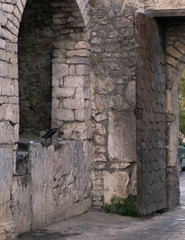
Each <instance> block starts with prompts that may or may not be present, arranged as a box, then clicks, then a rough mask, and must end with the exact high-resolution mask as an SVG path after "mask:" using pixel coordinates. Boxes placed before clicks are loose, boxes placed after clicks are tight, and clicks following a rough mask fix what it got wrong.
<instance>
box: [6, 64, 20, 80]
mask: <svg viewBox="0 0 185 240" xmlns="http://www.w3.org/2000/svg"><path fill="white" fill-rule="evenodd" d="M8 76H9V78H14V79H18V66H17V64H8Z"/></svg>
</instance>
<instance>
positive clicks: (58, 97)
mask: <svg viewBox="0 0 185 240" xmlns="http://www.w3.org/2000/svg"><path fill="white" fill-rule="evenodd" d="M26 2H28V3H32V4H33V3H34V7H38V8H37V10H36V12H39V13H42V17H45V16H44V14H43V13H44V11H43V10H44V9H45V10H47V14H49V18H47V19H45V18H44V19H45V20H43V18H42V20H41V21H39V23H38V22H36V24H35V23H34V21H35V19H33V20H34V21H33V22H32V23H30V22H31V21H30V22H29V21H28V18H27V17H25V16H23V13H26V12H24V10H25V5H26ZM41 2H42V1H33V2H32V1H31V0H28V1H26V0H0V93H1V94H0V133H1V137H0V148H1V152H2V154H1V156H2V157H1V159H0V160H1V161H2V162H3V161H5V160H6V159H9V160H8V161H7V163H8V162H9V161H11V167H8V166H10V165H8V164H7V167H6V165H3V168H2V169H3V170H2V172H6V175H7V176H9V179H8V181H5V179H6V178H4V177H2V181H1V182H2V185H3V188H2V189H6V193H7V195H6V196H8V198H7V199H5V198H3V202H2V204H1V208H0V212H1V224H0V226H1V227H2V229H6V230H7V229H11V230H13V231H14V227H15V224H14V223H15V221H13V217H14V219H16V220H17V219H19V223H18V222H17V231H22V230H21V229H20V226H21V222H22V224H23V229H24V230H27V229H29V226H30V221H31V220H32V219H31V217H30V212H29V210H28V209H27V203H28V202H29V201H30V198H29V197H30V194H32V193H33V190H32V188H31V187H30V184H29V182H30V181H31V180H30V176H31V175H30V174H31V173H28V172H24V173H21V171H22V170H21V169H20V168H19V167H18V169H17V170H16V150H17V146H16V144H15V142H17V141H18V140H19V90H18V89H19V87H18V55H17V54H18V45H17V44H18V40H19V49H20V50H21V51H22V53H25V47H26V48H28V49H29V54H28V55H27V56H29V58H30V55H31V53H33V55H31V59H30V60H31V61H29V64H28V66H27V69H28V67H29V66H30V67H31V68H30V70H29V71H31V72H34V73H37V74H38V73H39V71H36V66H35V65H36V64H37V63H38V64H39V67H41V68H42V67H43V68H42V72H40V73H41V75H40V76H45V75H47V76H45V77H42V78H45V80H46V79H47V86H48V88H47V89H48V90H49V87H50V86H51V87H52V89H50V90H51V92H50V93H49V94H51V95H50V96H49V97H48V101H46V102H47V103H46V102H45V103H44V109H46V110H44V111H45V112H42V113H41V112H39V114H40V115H41V114H43V113H44V114H45V113H46V114H48V115H47V119H48V120H47V121H46V122H47V124H46V125H42V123H41V125H39V124H40V123H39V124H38V125H37V126H36V124H35V125H33V126H34V127H35V128H36V130H39V131H40V130H41V129H43V128H50V127H58V128H59V134H58V136H57V137H58V138H59V141H60V140H61V138H62V137H63V138H64V139H65V140H81V141H82V142H83V152H84V163H85V166H84V167H85V169H83V171H85V174H87V175H86V177H87V178H88V181H89V177H90V169H91V162H92V163H93V169H92V172H91V178H92V185H93V187H92V199H93V206H96V207H100V206H102V205H103V204H104V203H107V202H110V199H111V197H112V196H114V195H118V196H121V197H126V196H127V195H128V194H129V193H132V194H137V188H136V186H137V181H136V179H137V164H138V163H137V155H136V148H137V145H136V137H137V136H136V116H135V115H134V109H135V107H136V80H135V79H136V49H135V48H136V47H137V46H136V45H135V14H136V13H137V12H143V13H147V11H148V10H149V9H151V8H155V9H161V8H164V9H165V8H169V7H173V8H183V7H185V3H184V1H183V0H178V1H177V0H171V1H170V0H156V1H151V0H146V1H145V0H135V1H133V0H90V1H88V0H76V1H75V0H73V1H68V0H65V1H62V0H61V1H58V0H56V1H55V0H52V1H50V3H51V5H50V6H49V5H48V4H47V7H46V5H44V7H43V8H42V11H41V5H40V4H41ZM38 3H40V4H38ZM45 3H46V1H45ZM47 3H48V2H47ZM32 4H31V8H29V7H28V10H29V11H30V10H31V9H32V7H33V5H32ZM28 6H29V5H28ZM90 7H91V11H90V13H91V15H89V10H90ZM51 9H52V14H51V12H50V10H51ZM29 11H28V12H27V14H28V15H29V14H31V12H32V11H30V12H29ZM34 14H35V13H34ZM34 16H38V15H34ZM22 17H23V18H22ZM22 19H23V22H22V23H23V26H26V24H27V23H30V32H29V33H28V31H25V29H23V28H20V22H21V20H22ZM49 19H50V20H51V19H52V20H51V21H52V23H50V21H49ZM90 19H91V21H90ZM30 20H31V19H30ZM26 22H27V23H26ZM42 23H44V24H46V25H45V29H46V27H47V34H48V35H47V34H46V33H45V32H43V30H44V28H41V27H40V25H41V24H42ZM32 24H33V25H32ZM31 26H32V27H33V26H34V30H35V31H34V32H33V31H31ZM38 26H39V27H38ZM26 27H27V26H26ZM169 27H170V26H169ZM169 29H170V28H169ZM32 30H33V28H32ZM19 31H20V35H19V37H20V38H19V39H18V33H19ZM25 33H26V35H27V39H24V37H25V35H24V34H25ZM53 33H55V34H54V35H55V36H54V39H53ZM29 34H31V35H29ZM32 34H33V35H32ZM34 34H35V35H34ZM45 34H46V35H47V38H45V37H46V35H45ZM174 34H176V33H175V32H174ZM28 36H30V37H31V36H36V37H37V39H36V38H35V40H37V41H35V45H38V46H39V44H41V45H42V52H40V50H41V48H40V47H39V49H38V48H37V46H35V47H34V46H31V42H30V41H29V40H28ZM51 36H52V37H51ZM48 37H50V38H48ZM42 38H44V42H45V43H46V39H47V44H49V45H50V46H49V47H47V48H46V47H45V46H44V45H43V44H42V43H43V42H42V43H40V40H41V39H42ZM169 38H171V37H170V36H169ZM24 40H27V41H24ZM38 40H39V41H38ZM182 41H183V40H182ZM182 41H181V40H180V43H182ZM32 43H33V42H32ZM180 43H179V44H180ZM167 44H170V43H167ZM174 44H175V43H173V46H175V45H174ZM28 45H29V47H28ZM173 48H174V47H173ZM175 48H176V49H175V50H177V52H178V51H179V50H180V52H181V53H184V50H183V48H182V49H179V47H178V46H175ZM21 51H20V55H19V56H21ZM167 51H168V50H167ZM38 54H39V58H38V59H36V60H37V61H34V60H33V59H34V58H35V56H37V55H38ZM23 55H25V54H23ZM171 55H172V54H171V53H170V56H171ZM182 55H183V54H182ZM177 56H178V54H177ZM21 58H22V57H20V61H19V63H21V61H22V60H21ZM22 59H23V58H22ZM168 59H169V60H168ZM168 61H169V62H170V61H172V62H173V64H174V65H173V66H175V67H174V68H173V71H172V72H173V74H172V76H171V77H170V71H168V79H170V80H171V81H169V84H168V88H169V89H168V90H169V91H168V92H167V103H168V105H167V113H170V114H167V119H168V120H169V121H168V122H169V125H170V126H172V125H173V123H170V122H171V120H170V119H169V118H170V117H171V116H172V115H171V113H173V111H175V105H176V104H175V103H176V102H175V100H172V99H176V97H177V95H176V94H175V91H176V89H177V86H175V85H173V86H174V87H172V88H170V84H171V82H173V80H174V76H177V73H180V71H179V72H178V71H176V70H177V69H178V67H179V66H180V65H181V63H180V65H179V64H177V65H176V63H175V61H177V59H176V57H173V58H168V57H167V62H168ZM182 61H183V60H182ZM168 65H170V66H172V64H171V63H170V64H168ZM181 66H182V65H181ZM20 67H21V68H20V72H19V73H20V77H21V74H22V76H23V77H22V80H23V79H24V83H22V82H21V80H20V89H22V88H23V87H25V86H24V84H25V80H26V79H27V78H25V75H24V74H23V71H22V70H21V69H23V67H24V66H23V64H21V65H20ZM43 69H44V71H43ZM180 69H181V70H182V67H180ZM21 71H22V73H21ZM26 71H27V70H26ZM40 73H39V74H40ZM46 73H47V74H46ZM179 76H180V75H179ZM28 79H29V81H30V79H34V81H35V79H36V78H28ZM40 80H41V79H40V77H39V81H40ZM26 81H28V80H26ZM29 84H31V85H32V86H33V85H34V82H32V81H31V82H29ZM39 84H40V85H42V86H43V81H40V83H39ZM44 84H45V81H44ZM37 89H38V88H37ZM41 91H42V89H40V90H39V92H38V94H35V93H36V91H34V90H33V91H32V93H34V94H33V95H31V96H32V97H33V96H36V95H37V97H38V95H40V94H39V93H40V92H41ZM26 95H27V97H28V96H29V95H28V94H26ZM22 96H23V95H22ZM50 97H51V98H52V100H51V101H50V100H49V98H50ZM170 101H171V102H170ZM20 103H21V105H22V108H23V107H25V105H26V102H25V101H22V100H21V101H20ZM29 103H31V101H30V102H29ZM35 105H37V104H35ZM39 106H40V108H42V104H40V105H39ZM46 106H47V107H46ZM172 106H173V107H172ZM45 107H46V108H45ZM50 107H51V112H50ZM170 107H172V108H171V109H170ZM91 108H92V112H91ZM20 109H21V108H20ZM174 113H175V116H176V114H177V112H174ZM29 116H30V117H31V118H32V119H33V115H31V114H30V113H29V114H28V119H29ZM39 117H40V116H39ZM168 117H169V118H168ZM39 120H40V119H39V118H38V121H39ZM50 124H51V125H50ZM174 126H175V125H174ZM91 127H92V131H91ZM62 132H64V134H62ZM169 135H170V136H173V135H174V136H175V138H176V136H177V127H174V128H173V127H172V128H170V130H169ZM175 138H173V139H172V138H171V139H170V140H169V145H168V147H169V152H170V149H171V148H173V145H174V144H173V143H176V140H175ZM39 146H40V145H39ZM37 147H38V146H37ZM38 148H39V147H38ZM40 150H41V152H42V149H40ZM50 150H51V149H50ZM50 150H47V151H49V152H50ZM52 151H54V150H51V152H52ZM169 152H168V153H169ZM172 154H173V156H172V155H168V159H170V160H169V161H168V169H167V171H168V173H170V174H168V175H167V180H168V185H169V186H170V185H171V183H172V182H173V179H175V184H174V185H175V189H176V190H175V194H176V193H177V192H178V172H177V166H176V165H177V164H176V153H175V148H173V150H172ZM42 157H43V155H41V156H40V157H39V158H38V157H37V159H38V160H39V159H40V160H42V159H43V158H42ZM23 159H24V158H23ZM51 160H52V161H55V157H54V153H52V154H51ZM25 161H27V160H26V156H25V159H24V160H23V162H25ZM43 161H44V159H43ZM45 163H47V161H46V162H45ZM73 167H74V165H73V164H72V169H71V172H73V170H74V168H73ZM40 171H44V169H43V168H42V169H40ZM18 172H19V173H21V174H22V175H21V176H19V174H18ZM12 175H15V176H14V177H13V178H12ZM3 176H4V175H3ZM50 180H51V179H50ZM50 180H49V182H48V184H49V185H50V184H51V181H50ZM38 181H39V179H38ZM88 181H87V182H88ZM38 183H39V182H38ZM34 184H35V183H34ZM43 184H44V189H45V186H46V185H47V184H46V182H45V180H44V182H42V181H41V182H40V185H39V186H43ZM88 184H89V182H88ZM50 186H51V187H52V186H53V185H52V184H51V185H50ZM70 186H71V187H72V186H73V184H71V185H70ZM78 186H80V185H78ZM87 186H89V185H87ZM171 186H172V185H171ZM73 187H74V186H73ZM73 187H72V189H74V188H73ZM41 188H42V187H41ZM39 191H40V190H39ZM74 191H75V190H74ZM88 191H89V187H88V190H87V192H88ZM72 192H73V191H72ZM40 193H41V191H40V192H38V196H41V195H39V194H40ZM73 193H74V192H73ZM83 193H84V192H83ZM83 193H82V194H83ZM21 194H22V195H24V198H22V199H21V198H20V197H19V196H20V195H21ZM35 194H36V193H35ZM72 195H73V194H72ZM173 195H174V194H173V191H171V190H169V194H168V198H169V199H170V198H171V200H172V198H173ZM35 196H37V195H35ZM73 196H74V195H73ZM10 199H14V202H13V201H10ZM171 200H170V201H171ZM43 201H44V200H43ZM177 202H178V201H176V199H175V200H174V201H173V200H172V201H171V205H170V203H169V206H174V203H175V204H176V203H177ZM45 203H46V202H45ZM15 205H19V206H20V208H19V210H16V211H15ZM49 206H50V203H48V207H49ZM59 207H61V211H62V206H61V205H60V206H59ZM45 208H46V212H47V213H48V214H50V213H51V212H50V209H49V208H48V209H47V203H46V205H45ZM9 209H11V210H13V211H9ZM12 213H13V215H12ZM69 213H70V211H69ZM69 215H70V214H69ZM66 216H67V215H66ZM58 217H60V216H58ZM35 219H37V216H36V215H35ZM44 219H45V216H44V215H43V218H42V219H38V223H39V224H40V223H41V224H44V223H46V222H45V220H44ZM51 219H52V218H50V220H51ZM0 232H3V230H2V231H1V228H0ZM9 232H10V231H9ZM2 238H5V235H4V236H3V237H2Z"/></svg>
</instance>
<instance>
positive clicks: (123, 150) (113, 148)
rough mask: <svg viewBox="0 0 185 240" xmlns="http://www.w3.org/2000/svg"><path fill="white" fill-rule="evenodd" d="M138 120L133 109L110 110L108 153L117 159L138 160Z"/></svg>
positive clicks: (125, 160)
mask: <svg viewBox="0 0 185 240" xmlns="http://www.w3.org/2000/svg"><path fill="white" fill-rule="evenodd" d="M135 136H136V122H135V116H134V113H133V112H131V111H125V112H117V111H110V112H109V120H108V153H109V157H110V158H111V159H116V160H117V161H124V162H132V161H136V139H135Z"/></svg>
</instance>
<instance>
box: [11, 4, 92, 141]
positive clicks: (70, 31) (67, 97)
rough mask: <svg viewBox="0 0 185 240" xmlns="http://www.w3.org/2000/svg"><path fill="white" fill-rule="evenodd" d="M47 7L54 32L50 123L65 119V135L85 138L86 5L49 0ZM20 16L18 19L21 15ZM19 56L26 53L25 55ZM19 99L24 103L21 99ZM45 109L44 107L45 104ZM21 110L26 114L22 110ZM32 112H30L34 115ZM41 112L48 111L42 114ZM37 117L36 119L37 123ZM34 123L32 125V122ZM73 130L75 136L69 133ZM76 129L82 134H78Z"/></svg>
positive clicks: (87, 74) (88, 110)
mask: <svg viewBox="0 0 185 240" xmlns="http://www.w3.org/2000/svg"><path fill="white" fill-rule="evenodd" d="M29 2H31V1H27V5H28V3H29ZM27 5H25V4H22V5H21V6H22V8H21V6H20V7H19V11H18V12H19V13H22V14H23V10H24V9H25V8H26V6H27ZM37 7H38V6H37ZM50 7H51V9H52V28H53V33H54V34H53V36H52V40H51V41H52V45H53V52H52V59H50V60H51V61H52V70H51V71H52V73H51V75H52V79H51V82H52V93H51V95H52V106H51V109H52V113H51V117H50V118H51V124H50V125H51V127H60V126H61V125H63V124H64V123H65V122H68V124H67V127H65V129H67V130H66V131H67V133H66V135H65V138H67V139H70V138H78V137H79V136H80V138H82V139H85V138H88V137H87V136H85V135H88V133H85V132H84V131H85V129H87V124H88V123H87V122H88V121H89V119H90V114H89V113H90V104H89V101H88V99H89V69H90V68H89V65H90V51H89V49H90V45H89V43H88V40H89V29H90V17H89V15H88V13H89V4H88V1H79V0H78V1H73V2H72V3H71V2H68V1H65V2H62V1H61V2H59V1H52V2H51V4H50ZM16 9H17V8H16ZM19 19H21V14H20V16H19ZM23 35H24V34H23ZM54 36H55V37H54ZM23 41H24V36H23ZM22 55H24V56H25V54H22ZM24 60H25V59H24ZM23 62H24V61H23ZM22 72H23V71H22ZM23 82H25V81H23ZM20 92H21V90H20ZM33 92H35V91H33ZM29 98H31V97H29ZM22 102H24V98H23V101H22ZM38 102H40V100H39V101H38ZM45 108H46V109H47V106H46V107H45ZM23 109H24V107H23ZM21 111H22V112H24V115H26V114H25V111H23V110H21ZM46 111H47V110H46ZM34 114H35V113H34V112H33V114H32V115H33V117H34ZM27 115H28V114H27ZM43 115H47V114H46V113H43ZM48 115H49V114H48ZM86 116H88V118H86ZM28 118H29V117H28ZM85 118H86V119H85ZM48 119H49V116H48ZM27 120H28V119H26V120H25V122H26V121H27ZM38 120H39V119H37V120H36V122H39V121H38ZM31 121H32V120H31ZM32 122H33V121H32ZM72 122H73V123H72ZM28 125H29V124H28ZM33 125H35V124H34V123H33ZM48 126H49V125H47V127H46V128H48ZM41 128H42V126H41ZM43 129H44V127H43ZM74 129H75V130H76V133H77V135H78V136H74V135H73V134H72V133H69V131H70V132H72V131H73V130H74ZM38 130H41V129H38ZM62 131H63V130H62ZM64 132H65V131H64ZM79 132H81V133H80V134H79ZM73 133H74V131H73ZM72 135H73V136H72Z"/></svg>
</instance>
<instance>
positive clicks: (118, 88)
mask: <svg viewBox="0 0 185 240" xmlns="http://www.w3.org/2000/svg"><path fill="white" fill-rule="evenodd" d="M91 6H92V9H91V14H92V37H91V47H92V61H93V63H92V66H93V67H92V72H91V84H92V96H93V99H92V122H93V143H94V153H93V157H92V160H93V162H94V164H93V166H94V172H93V176H92V182H93V205H94V206H97V207H100V206H102V205H103V204H104V203H109V202H110V200H111V197H113V196H114V195H117V196H120V197H126V196H127V195H128V194H129V193H131V194H136V138H135V137H136V132H135V126H136V122H135V116H134V108H135V86H136V85H135V60H136V58H135V36H134V28H133V25H134V17H135V16H134V15H135V12H134V9H133V8H132V7H128V8H126V9H121V8H120V4H119V3H118V4H117V3H116V2H113V3H112V4H110V5H109V2H106V3H103V1H99V2H97V1H92V2H91Z"/></svg>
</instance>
